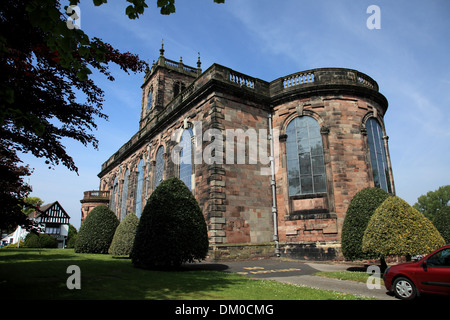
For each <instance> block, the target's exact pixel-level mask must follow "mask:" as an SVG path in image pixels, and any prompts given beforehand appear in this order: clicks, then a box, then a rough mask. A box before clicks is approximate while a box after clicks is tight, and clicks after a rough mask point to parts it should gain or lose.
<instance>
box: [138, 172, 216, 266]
mask: <svg viewBox="0 0 450 320" xmlns="http://www.w3.org/2000/svg"><path fill="white" fill-rule="evenodd" d="M208 245H209V243H208V233H207V228H206V222H205V219H204V217H203V214H202V211H201V209H200V207H199V205H198V203H197V201H196V200H195V198H194V196H193V195H192V193H191V191H189V189H188V188H187V187H186V185H185V184H184V183H183V182H182V181H181V180H180V179H178V178H170V179H167V180H165V181H163V182H161V184H160V185H159V186H158V187H157V188H156V189H155V191H153V193H152V195H151V196H150V198H149V200H148V202H147V204H146V206H145V208H144V210H143V212H142V216H141V218H140V221H139V225H138V228H137V232H136V238H135V240H134V245H133V250H132V252H131V259H132V263H133V265H134V266H136V267H142V268H167V267H177V266H179V265H181V264H182V263H184V262H193V261H195V260H201V259H204V258H206V254H207V252H208Z"/></svg>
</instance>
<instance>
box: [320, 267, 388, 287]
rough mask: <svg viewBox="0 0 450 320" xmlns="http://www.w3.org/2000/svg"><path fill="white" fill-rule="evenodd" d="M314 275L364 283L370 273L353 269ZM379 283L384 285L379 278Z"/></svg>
mask: <svg viewBox="0 0 450 320" xmlns="http://www.w3.org/2000/svg"><path fill="white" fill-rule="evenodd" d="M314 275H316V276H320V277H326V278H333V279H339V280H350V281H357V282H363V283H366V282H367V279H368V278H369V277H370V276H371V275H372V274H369V273H367V272H355V271H335V272H317V273H315V274H314ZM380 285H381V286H383V285H384V281H383V279H381V278H380Z"/></svg>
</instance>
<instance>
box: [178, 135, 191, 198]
mask: <svg viewBox="0 0 450 320" xmlns="http://www.w3.org/2000/svg"><path fill="white" fill-rule="evenodd" d="M191 138H192V129H191V128H189V129H186V130H184V131H183V135H182V136H181V141H180V147H181V151H180V172H179V177H180V180H181V181H183V182H184V184H185V185H186V186H187V187H188V188H189V190H192V183H191V176H192V139H191Z"/></svg>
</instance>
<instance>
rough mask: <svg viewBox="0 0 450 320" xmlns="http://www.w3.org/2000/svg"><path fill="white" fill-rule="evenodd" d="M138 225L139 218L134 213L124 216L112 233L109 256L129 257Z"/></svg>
mask: <svg viewBox="0 0 450 320" xmlns="http://www.w3.org/2000/svg"><path fill="white" fill-rule="evenodd" d="M138 224H139V218H138V217H137V216H136V214H135V213H132V212H130V213H129V214H127V215H126V217H125V218H124V219H123V220H122V221H121V222H120V224H119V226H118V227H117V229H116V232H115V233H114V237H113V240H112V242H111V246H110V247H109V251H108V252H109V254H112V255H115V256H129V255H130V253H131V249H132V248H133V243H134V238H135V236H136V230H137V226H138Z"/></svg>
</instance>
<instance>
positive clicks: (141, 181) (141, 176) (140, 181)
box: [136, 159, 145, 218]
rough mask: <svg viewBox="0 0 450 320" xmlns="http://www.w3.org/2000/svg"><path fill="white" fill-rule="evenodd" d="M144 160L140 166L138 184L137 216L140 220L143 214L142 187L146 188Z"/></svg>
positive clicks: (140, 162)
mask: <svg viewBox="0 0 450 320" xmlns="http://www.w3.org/2000/svg"><path fill="white" fill-rule="evenodd" d="M144 164H145V162H144V159H141V161H139V164H138V172H137V182H136V215H137V217H138V218H139V217H140V216H141V212H142V187H143V186H144Z"/></svg>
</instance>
